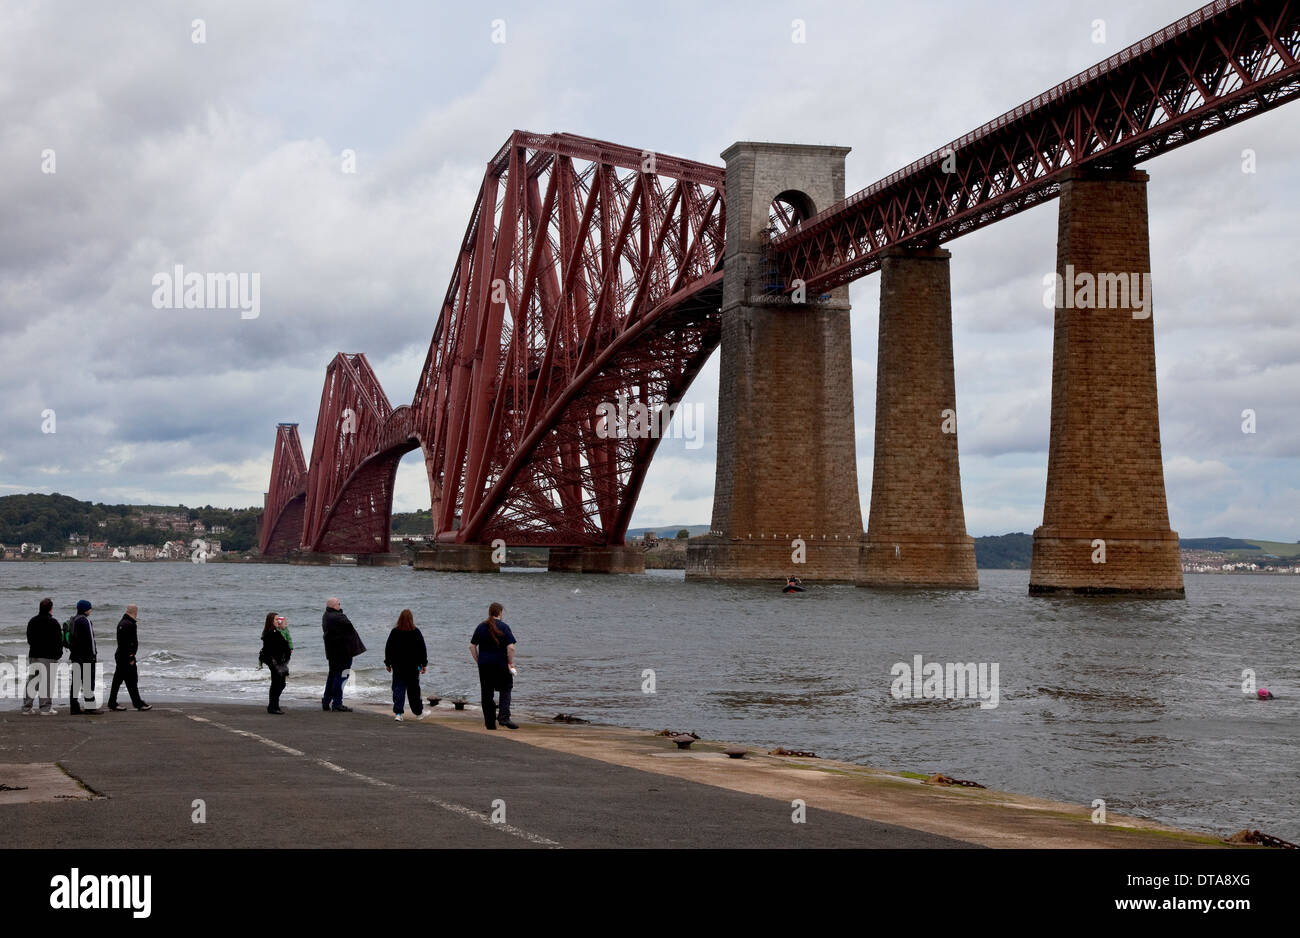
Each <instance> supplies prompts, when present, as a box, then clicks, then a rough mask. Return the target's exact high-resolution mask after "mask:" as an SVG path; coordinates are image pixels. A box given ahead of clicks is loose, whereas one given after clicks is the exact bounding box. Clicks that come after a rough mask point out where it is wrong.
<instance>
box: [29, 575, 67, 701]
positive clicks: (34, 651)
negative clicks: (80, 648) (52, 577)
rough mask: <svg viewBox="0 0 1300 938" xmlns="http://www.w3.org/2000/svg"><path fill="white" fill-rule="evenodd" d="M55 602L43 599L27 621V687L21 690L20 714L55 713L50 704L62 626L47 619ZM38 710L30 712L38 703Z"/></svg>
mask: <svg viewBox="0 0 1300 938" xmlns="http://www.w3.org/2000/svg"><path fill="white" fill-rule="evenodd" d="M53 608H54V600H52V599H42V600H41V602H40V612H38V613H37V614H36V615H34V616H33V617H32V618H30V619H28V620H27V664H28V673H27V684H26V685H25V686H24V688H23V713H37V712H39V713H42V714H48V715H51V716H53V715H54V714H56V713H58V712H59V711H57V710H55V709H54V707H53V705H52V703H51V700H50V693H51V691H50V688H52V687H53V686H54V678H55V676H56V675H57V672H58V667H59V661H60V659H62V658H63V626H61V625H60V624H59V620H58V619H56V618H54V616H52V615H50V610H51V609H53ZM38 699H39V701H40V704H39V706H40V710H39V711H37V710H35V709H33V707H34V705H36V702H37V700H38Z"/></svg>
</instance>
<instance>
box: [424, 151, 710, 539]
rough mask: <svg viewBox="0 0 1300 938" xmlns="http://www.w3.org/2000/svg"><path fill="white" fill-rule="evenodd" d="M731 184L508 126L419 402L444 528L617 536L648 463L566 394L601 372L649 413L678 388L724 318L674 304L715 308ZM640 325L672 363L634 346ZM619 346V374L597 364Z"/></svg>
mask: <svg viewBox="0 0 1300 938" xmlns="http://www.w3.org/2000/svg"><path fill="white" fill-rule="evenodd" d="M724 181H725V174H724V171H723V170H722V168H720V167H715V166H708V165H705V164H702V163H694V162H691V161H689V160H682V159H678V158H676V157H669V156H664V155H661V154H654V153H651V152H649V151H638V150H634V149H631V148H629V147H621V146H617V145H615V144H610V143H604V142H602V141H596V140H591V139H589V138H585V137H576V136H573V135H570V134H555V135H540V134H531V133H526V132H523V131H516V132H515V133H514V134H513V135H512V136H511V138H510V139H509V140H508V141H507V142H506V144H505V146H503V147H502V148H501V150H500V151H499V152H498V153H497V155H496V156H495V157H494V158H493V159H492V161H491V162H489V164H488V169H487V172H486V174H485V176H484V179H483V186H482V189H481V191H480V193H479V197H478V202H477V203H476V205H475V208H474V214H473V217H472V218H471V220H470V224H469V227H468V229H467V231H466V234H465V238H464V241H463V242H462V246H461V252H460V257H459V259H458V261H457V264H456V268H455V270H454V272H453V274H452V278H451V283H450V286H449V287H448V290H447V294H446V299H445V300H444V303H443V307H442V313H441V316H440V318H439V320H438V324H437V327H436V328H435V330H434V336H433V342H432V344H431V345H430V349H429V355H428V358H427V359H426V363H425V368H424V372H423V374H422V375H421V379H420V383H419V386H418V388H417V391H416V396H415V402H414V404H413V405H412V407H413V408H414V410H415V423H416V431H417V434H418V436H419V437H420V439H421V440H423V442H424V445H425V454H426V458H427V460H428V469H429V479H430V492H431V496H432V503H433V518H434V529H435V534H436V535H437V536H438V537H439V538H440V539H443V540H458V541H469V542H478V541H481V540H482V539H483V537H484V536H485V532H487V531H488V530H491V531H492V532H493V533H494V536H501V537H503V538H504V539H505V540H507V541H508V542H510V543H547V544H568V545H575V546H577V545H584V544H618V543H622V539H623V535H624V533H625V532H626V527H627V519H628V516H629V515H630V511H631V502H629V500H628V499H629V498H630V499H631V500H632V501H634V500H635V496H636V492H637V490H638V489H639V486H640V479H641V478H642V476H643V474H644V471H645V466H644V465H637V464H635V459H632V460H629V457H628V453H627V452H625V450H626V447H625V446H621V445H620V444H626V443H627V441H626V440H622V441H619V440H614V439H609V440H606V439H599V438H598V437H597V436H596V434H595V422H596V404H597V403H599V402H600V401H592V400H587V399H586V398H583V400H584V401H585V404H584V405H583V406H584V407H586V409H585V410H584V409H581V408H578V409H574V408H571V407H568V406H567V405H568V404H569V403H571V402H572V401H574V400H575V399H577V398H578V397H579V396H580V392H582V391H583V389H584V388H585V387H586V384H587V383H588V382H590V381H591V380H592V378H593V377H594V376H595V375H597V374H603V375H604V376H605V378H606V379H609V378H610V376H611V375H616V376H617V380H616V381H614V380H605V381H604V382H603V383H602V384H601V385H600V387H601V389H602V393H605V392H608V393H609V394H611V395H614V394H617V393H618V392H619V391H621V392H623V393H629V394H631V395H632V396H633V399H634V400H639V401H641V402H642V403H645V404H646V405H647V406H648V407H650V408H651V410H654V408H655V407H657V406H665V405H666V406H671V407H675V406H676V404H677V403H678V402H679V401H680V399H681V395H682V394H684V393H685V391H686V388H687V386H689V384H690V380H691V379H692V378H694V376H695V374H696V373H697V372H698V370H699V366H700V365H702V364H703V358H707V355H708V352H710V351H712V349H713V347H715V346H716V344H717V337H716V329H715V328H713V327H710V326H708V325H701V324H679V325H678V326H677V327H676V328H668V324H669V323H670V322H673V323H677V322H678V319H679V317H677V318H675V317H674V312H675V311H676V310H677V309H678V307H679V306H681V305H682V304H688V305H689V307H690V309H691V310H693V311H694V314H695V315H698V316H703V317H706V318H707V316H708V315H709V311H708V310H701V309H700V308H699V301H700V297H701V296H703V295H705V293H704V292H702V289H703V286H704V285H705V284H706V283H708V284H713V283H714V282H720V278H721V274H720V269H721V264H722V256H723V249H724V236H725V216H724V211H725V202H724V197H723V184H724ZM708 296H709V297H710V298H711V301H713V302H714V310H713V312H714V313H716V306H717V302H716V299H717V297H715V296H714V295H713V294H712V293H709V294H708ZM661 319H662V320H663V323H662V324H660V320H661ZM711 330H712V331H711ZM632 335H642V336H646V337H649V336H654V337H655V338H656V340H657V341H658V342H659V345H658V346H656V352H657V353H658V355H659V356H669V357H671V359H672V360H671V361H665V360H662V358H656V359H654V360H647V359H645V357H644V356H641V357H638V356H637V355H636V354H633V352H634V350H632V349H630V347H629V342H628V341H627V337H628V336H632ZM710 335H711V336H712V338H709V336H710ZM669 336H675V337H676V338H675V339H672V338H668V337H669ZM702 341H703V342H704V345H701V342H702ZM674 342H675V344H674ZM710 343H711V344H710ZM705 346H707V348H706V347H705ZM616 347H617V348H621V349H624V351H623V352H622V353H621V354H620V356H619V357H618V364H617V367H616V368H615V369H614V371H611V372H602V371H600V370H599V369H598V368H595V369H594V368H593V366H594V365H595V363H597V362H605V363H606V364H607V365H608V364H609V363H610V362H611V358H610V356H609V355H608V354H607V353H609V352H610V350H611V349H613V348H616ZM702 351H703V358H701V359H700V360H699V362H698V363H696V358H698V357H699V356H700V355H701V352H702ZM661 372H663V373H664V374H662V375H661ZM669 373H670V374H669ZM616 385H617V387H616ZM610 399H612V398H611V397H606V398H604V400H610ZM588 404H589V405H590V406H589V407H587V405H588ZM556 441H562V442H556ZM638 442H652V443H657V440H654V441H638ZM652 450H653V446H650V447H648V448H647V447H642V451H643V457H644V459H645V460H646V461H648V458H649V454H650V452H652ZM507 519H510V520H507ZM541 519H545V520H544V521H543V520H541Z"/></svg>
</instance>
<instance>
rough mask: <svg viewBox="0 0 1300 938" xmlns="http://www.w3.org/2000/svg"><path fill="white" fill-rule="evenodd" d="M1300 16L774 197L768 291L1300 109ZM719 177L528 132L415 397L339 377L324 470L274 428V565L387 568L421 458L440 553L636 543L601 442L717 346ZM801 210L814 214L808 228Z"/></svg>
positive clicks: (813, 279)
mask: <svg viewBox="0 0 1300 938" xmlns="http://www.w3.org/2000/svg"><path fill="white" fill-rule="evenodd" d="M1298 57H1300V0H1269V2H1265V0H1219V2H1216V3H1211V4H1208V5H1206V6H1204V7H1202V8H1201V9H1199V10H1197V11H1195V12H1193V13H1191V14H1190V15H1188V16H1186V17H1184V18H1183V19H1181V20H1179V21H1178V22H1177V23H1174V24H1172V25H1170V26H1168V27H1166V28H1165V29H1162V30H1160V31H1159V32H1157V33H1155V34H1153V35H1151V36H1149V37H1147V38H1146V39H1143V40H1142V41H1141V42H1138V43H1135V44H1134V45H1132V46H1130V47H1128V48H1127V49H1124V50H1123V51H1121V52H1119V53H1117V54H1115V55H1112V56H1111V57H1109V58H1108V59H1106V60H1105V61H1103V62H1100V63H1098V64H1097V65H1095V66H1093V67H1092V68H1089V69H1088V70H1086V71H1084V72H1081V73H1080V74H1078V75H1075V76H1074V77H1072V78H1070V79H1068V80H1067V81H1064V82H1062V83H1061V84H1059V85H1057V86H1056V87H1054V88H1051V89H1049V90H1047V91H1045V92H1043V93H1042V94H1040V95H1037V96H1035V97H1034V98H1031V99H1030V100H1029V101H1026V102H1025V103H1024V104H1022V105H1020V106H1019V107H1017V108H1014V109H1013V110H1011V111H1008V112H1007V113H1005V114H1003V115H1001V116H1000V117H997V118H996V119H994V120H991V121H989V122H988V123H986V124H984V125H983V126H981V127H979V128H977V129H976V130H973V131H971V132H970V133H967V134H965V135H963V136H961V137H959V138H957V139H956V140H953V141H952V142H951V143H949V144H948V145H946V146H944V147H940V148H939V149H937V150H935V151H934V152H932V153H930V154H928V155H926V156H924V157H922V158H921V159H918V160H916V161H915V162H913V163H911V164H910V165H908V166H906V167H904V168H902V169H900V170H898V171H897V172H895V173H892V174H890V175H889V176H887V177H885V178H884V179H882V180H880V181H879V182H876V183H874V184H873V185H871V186H868V187H867V188H865V189H863V190H861V191H860V192H857V193H855V194H853V195H852V196H850V197H849V198H847V199H844V200H843V201H842V202H840V203H838V204H836V205H832V206H830V207H828V208H826V209H825V210H823V211H821V212H818V213H816V214H811V213H802V212H800V210H799V206H797V205H791V204H789V203H787V202H781V201H777V202H774V203H773V209H772V215H771V218H772V225H773V231H772V237H771V239H770V243H769V245H768V248H767V250H768V261H769V265H770V267H771V269H772V270H773V271H774V274H775V276H774V277H773V278H770V279H771V281H772V283H773V284H775V285H776V286H775V287H774V288H772V289H774V290H775V292H777V293H788V292H790V291H792V290H794V289H795V288H796V287H797V286H799V285H800V282H801V283H802V286H803V287H804V288H805V289H806V290H807V291H808V292H809V294H810V295H812V294H817V293H823V292H825V291H829V290H831V289H833V288H835V287H838V286H842V285H844V284H846V283H848V282H850V281H852V280H854V279H856V278H859V277H862V276H865V275H867V274H870V273H872V272H874V271H876V270H878V269H879V268H880V266H881V257H882V254H883V253H884V252H885V251H886V250H887V249H890V248H897V247H906V246H928V247H934V246H936V245H938V244H941V243H943V242H946V241H948V240H951V239H953V238H956V237H958V236H959V235H962V234H965V233H967V232H969V231H972V230H974V229H976V228H981V227H983V226H986V225H989V224H992V223H993V222H996V221H998V220H999V219H1002V218H1005V217H1007V216H1008V215H1013V214H1015V213H1017V212H1020V211H1023V210H1025V209H1027V208H1030V207H1032V206H1035V205H1039V204H1041V203H1043V202H1046V201H1049V200H1051V199H1053V198H1055V197H1056V196H1057V195H1058V193H1059V191H1060V186H1061V178H1062V176H1063V174H1064V173H1066V172H1067V171H1068V170H1070V169H1071V168H1077V167H1097V168H1115V169H1121V168H1126V167H1133V166H1135V165H1137V164H1139V163H1142V162H1144V161H1146V160H1149V159H1151V158H1152V157H1154V156H1157V155H1159V154H1161V153H1163V152H1165V151H1168V150H1172V149H1174V148H1176V147H1180V146H1183V145H1185V144H1188V143H1191V142H1193V141H1195V140H1197V139H1199V138H1201V137H1203V136H1206V135H1208V134H1211V133H1213V132H1215V131H1217V130H1221V129H1223V128H1225V127H1229V126H1231V125H1233V124H1237V123H1240V122H1241V121H1244V120H1246V119H1248V118H1250V117H1252V116H1254V115H1256V114H1260V113H1262V112H1264V111H1267V110H1270V109H1272V108H1275V107H1278V106H1279V105H1281V104H1284V103H1286V102H1288V101H1290V100H1293V99H1294V98H1296V97H1297V96H1300V65H1298V64H1297V58H1298ZM725 210H726V192H725V171H724V169H723V168H722V167H718V166H711V165H706V164H703V163H696V162H693V161H690V160H685V159H679V158H676V157H670V156H666V155H663V154H658V153H654V152H652V151H646V150H638V149H635V148H630V147H625V146H619V145H616V144H612V143H606V142H603V141H599V140H593V139H589V138H586V137H578V136H574V135H571V134H551V135H546V134H534V133H526V132H523V131H516V132H515V133H513V134H511V135H510V137H509V139H508V140H507V141H506V142H505V144H504V145H503V146H502V147H501V149H500V150H499V151H498V152H497V153H496V155H495V156H493V157H492V159H491V160H490V161H489V162H488V165H487V171H486V172H485V174H484V177H483V184H482V187H481V189H480V191H479V195H478V199H477V201H476V203H475V205H474V210H473V213H472V215H471V217H470V220H469V225H468V226H467V228H466V231H465V237H464V239H463V240H462V242H461V247H460V253H459V256H458V258H457V261H456V264H455V267H454V269H453V271H452V274H451V282H450V284H449V286H448V288H447V293H446V296H445V297H444V299H443V302H442V308H441V311H440V314H439V317H438V320H437V325H436V326H435V328H434V331H433V340H432V342H431V344H430V347H429V353H428V357H427V358H426V360H425V364H424V368H423V370H422V371H421V373H420V377H419V382H418V385H417V387H416V390H415V396H414V399H413V400H412V402H411V403H410V404H404V405H401V406H397V407H394V406H393V405H392V403H391V402H390V401H389V400H388V397H387V395H386V394H385V393H384V391H383V389H382V388H381V387H380V386H379V382H378V380H377V379H376V377H375V374H374V372H373V370H372V369H371V367H370V365H369V363H368V362H367V361H366V357H365V355H363V354H344V353H340V354H339V355H337V356H335V358H334V360H333V361H332V362H330V364H329V366H328V368H327V369H326V378H325V388H324V391H323V393H322V395H321V402H320V410H319V412H318V414H317V420H316V430H315V435H314V440H313V445H312V453H311V461H310V463H308V462H307V461H306V459H305V458H304V455H303V450H302V445H301V443H300V441H299V437H298V432H297V425H296V424H288V423H286V424H280V426H279V428H278V429H277V432H276V444H275V455H274V459H273V462H272V468H271V482H270V488H269V491H268V492H267V493H266V500H265V511H264V514H263V521H262V534H261V550H262V552H263V553H264V554H267V555H284V554H288V553H291V552H294V551H299V550H302V551H313V552H328V553H355V554H367V553H383V552H387V551H388V549H389V528H390V522H391V513H392V498H393V482H394V478H395V475H396V471H397V466H398V463H399V462H400V460H401V459H402V457H403V456H404V455H405V454H406V453H408V452H411V451H412V450H414V449H416V448H417V447H419V448H422V449H423V452H424V460H425V465H426V467H427V470H428V476H429V489H430V494H431V498H432V511H433V531H432V532H430V533H431V534H432V535H433V536H434V537H436V539H437V540H438V541H441V542H447V543H462V544H486V543H489V542H491V541H492V540H494V539H497V538H500V539H502V540H504V541H505V542H506V543H508V544H510V545H539V546H555V547H560V546H570V547H587V546H602V545H620V544H622V543H623V539H624V535H625V533H626V531H627V527H628V522H629V521H630V519H631V515H632V511H633V508H634V506H635V504H636V499H637V495H638V493H639V491H640V488H641V484H642V482H643V480H644V478H645V473H646V470H647V468H648V467H649V464H650V461H651V459H652V458H653V456H654V452H655V448H656V446H657V444H658V439H657V438H655V437H653V436H651V437H647V438H644V439H637V438H632V437H622V438H620V437H617V436H608V437H606V435H604V434H601V433H598V432H597V430H598V428H597V425H596V421H597V416H596V415H597V407H598V405H599V404H600V403H602V402H606V401H612V400H615V399H616V398H617V397H618V395H619V394H627V395H629V397H630V398H631V399H632V400H633V401H639V402H641V403H643V404H645V405H646V407H647V408H648V410H649V412H650V413H651V414H652V415H654V414H657V413H659V412H660V411H661V409H663V408H670V409H671V408H675V406H676V405H677V404H678V403H679V402H680V401H681V399H682V396H683V395H684V394H685V392H686V390H687V388H688V387H689V386H690V384H691V382H692V380H693V379H694V378H695V376H696V375H697V374H698V373H699V371H700V369H701V368H702V367H703V365H704V363H705V362H706V360H707V359H708V358H709V356H710V355H711V354H712V353H713V351H714V350H715V348H716V347H717V346H718V344H719V341H720V336H721V331H722V329H721V313H720V309H721V301H722V293H723V278H724V270H723V260H724V256H725V253H726V243H725V241H726V238H725V231H726V218H725ZM804 214H808V215H809V217H803V215H804Z"/></svg>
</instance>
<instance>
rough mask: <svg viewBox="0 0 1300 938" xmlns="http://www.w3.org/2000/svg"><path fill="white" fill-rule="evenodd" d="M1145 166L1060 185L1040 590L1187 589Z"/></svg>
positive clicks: (1033, 589) (1035, 571)
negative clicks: (1167, 426) (1161, 389)
mask: <svg viewBox="0 0 1300 938" xmlns="http://www.w3.org/2000/svg"><path fill="white" fill-rule="evenodd" d="M1147 178H1148V177H1147V174H1146V173H1144V172H1138V171H1129V170H1121V171H1113V170H1112V171H1089V170H1086V169H1085V170H1075V171H1074V172H1073V173H1071V174H1070V175H1069V176H1067V177H1066V179H1065V181H1064V182H1063V184H1062V186H1061V204H1060V221H1059V227H1058V233H1057V245H1056V269H1057V276H1058V280H1057V294H1056V320H1055V335H1054V344H1053V354H1052V430H1051V442H1050V446H1049V450H1048V461H1047V495H1046V499H1045V501H1044V505H1043V524H1042V526H1041V527H1039V528H1038V529H1037V530H1035V531H1034V553H1033V565H1032V568H1031V572H1030V577H1029V592H1030V594H1031V595H1048V594H1057V593H1067V594H1069V593H1081V594H1118V595H1139V596H1148V597H1157V598H1163V597H1182V596H1183V574H1182V567H1181V565H1180V563H1179V557H1178V535H1177V533H1175V532H1174V531H1172V530H1170V528H1169V512H1168V508H1167V506H1166V503H1165V482H1164V467H1163V464H1162V462H1161V457H1160V419H1159V408H1158V406H1157V402H1156V356H1155V332H1154V329H1153V326H1152V321H1153V319H1152V306H1151V292H1150V285H1151V276H1150V274H1151V254H1150V244H1149V238H1148V232H1147V195H1146V184H1147Z"/></svg>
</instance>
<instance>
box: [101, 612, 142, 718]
mask: <svg viewBox="0 0 1300 938" xmlns="http://www.w3.org/2000/svg"><path fill="white" fill-rule="evenodd" d="M139 614H140V609H139V607H138V606H136V605H135V604H134V603H132V604H131V605H129V606H127V607H126V613H125V614H124V615H123V616H122V618H121V620H119V621H118V623H117V651H116V652H114V653H113V686H112V689H111V690H109V692H108V709H110V710H125V709H126V707H123V706H122V705H121V704H119V703H118V702H117V692H118V691H119V690H120V689H121V687H122V684H123V683H125V684H126V692H127V693H128V694H130V695H131V705H132V706H133V707H135V709H137V710H152V709H153V707H152V706H151V705H150V704H147V703H145V702H144V701H143V700H141V699H140V689H139V687H138V684H139V681H140V670H139V668H137V667H136V663H135V653H136V652H137V651H138V650H139V648H140V641H139V639H138V638H137V636H136V616H138V615H139Z"/></svg>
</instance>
